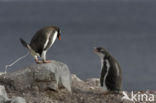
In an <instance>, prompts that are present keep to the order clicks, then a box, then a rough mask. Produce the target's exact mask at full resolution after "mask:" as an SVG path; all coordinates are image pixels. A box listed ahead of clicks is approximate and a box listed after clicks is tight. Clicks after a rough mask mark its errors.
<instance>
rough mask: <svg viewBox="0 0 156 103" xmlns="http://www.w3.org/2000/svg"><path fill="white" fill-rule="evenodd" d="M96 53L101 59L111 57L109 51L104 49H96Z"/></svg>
mask: <svg viewBox="0 0 156 103" xmlns="http://www.w3.org/2000/svg"><path fill="white" fill-rule="evenodd" d="M94 52H95V53H96V54H97V55H98V56H100V57H105V56H106V55H109V53H108V51H107V50H106V49H105V48H102V47H95V48H94Z"/></svg>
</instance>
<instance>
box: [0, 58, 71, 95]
mask: <svg viewBox="0 0 156 103" xmlns="http://www.w3.org/2000/svg"><path fill="white" fill-rule="evenodd" d="M71 83H72V80H71V73H70V71H69V68H68V66H67V65H66V64H64V63H61V62H58V61H54V60H53V61H51V63H47V64H33V65H29V66H27V67H25V68H23V69H20V70H16V71H14V72H11V73H7V74H6V75H5V78H4V76H3V75H1V76H0V84H2V85H5V87H6V89H7V90H8V91H13V90H14V91H19V92H24V91H25V92H26V91H28V90H30V91H32V90H39V91H45V90H54V91H58V89H59V88H62V87H64V88H66V89H67V90H68V91H69V92H72V90H71ZM34 88H35V89H34Z"/></svg>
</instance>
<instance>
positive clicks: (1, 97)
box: [0, 85, 9, 103]
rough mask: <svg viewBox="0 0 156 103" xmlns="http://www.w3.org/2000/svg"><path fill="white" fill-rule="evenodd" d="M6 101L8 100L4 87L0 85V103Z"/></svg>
mask: <svg viewBox="0 0 156 103" xmlns="http://www.w3.org/2000/svg"><path fill="white" fill-rule="evenodd" d="M6 101H9V98H8V96H7V93H6V91H5V87H4V86H2V85H0V103H5V102H6Z"/></svg>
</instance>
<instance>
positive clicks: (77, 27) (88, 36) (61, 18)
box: [0, 1, 156, 90]
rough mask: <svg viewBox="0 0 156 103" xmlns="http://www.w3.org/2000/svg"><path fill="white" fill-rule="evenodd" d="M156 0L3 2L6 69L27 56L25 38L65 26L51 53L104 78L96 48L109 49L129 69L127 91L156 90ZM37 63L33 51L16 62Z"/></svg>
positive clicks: (0, 23)
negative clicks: (48, 26)
mask: <svg viewBox="0 0 156 103" xmlns="http://www.w3.org/2000/svg"><path fill="white" fill-rule="evenodd" d="M155 11H156V2H134V1H133V2H87V1H86V2H0V31H1V34H0V36H1V37H0V48H1V49H0V57H1V58H0V67H1V69H0V71H4V65H5V64H9V63H11V62H12V61H13V60H15V59H17V58H18V57H20V56H22V55H24V54H25V53H26V52H27V50H26V49H25V48H24V47H22V45H21V44H20V43H19V38H20V37H22V38H24V39H25V40H26V41H28V42H29V41H30V39H31V37H32V36H33V34H34V33H35V32H36V31H37V30H38V29H39V28H41V27H44V26H47V25H51V24H53V25H59V26H60V28H61V31H62V41H59V40H57V41H56V42H55V44H54V45H53V47H52V48H51V49H50V50H49V51H48V54H47V56H48V57H47V58H49V59H54V60H58V61H62V62H64V63H66V64H67V65H68V66H69V68H70V70H71V71H72V73H75V74H77V75H78V76H79V77H80V78H82V79H87V78H90V77H99V73H100V60H99V58H98V56H96V55H95V54H94V53H93V52H92V51H93V47H95V46H103V47H105V48H107V49H108V50H109V51H110V52H111V54H112V55H113V56H114V57H116V59H117V60H118V61H119V63H120V65H121V67H122V70H123V79H124V83H123V84H124V89H125V90H145V89H152V90H155V89H156V80H155V78H156V75H155V74H156V65H155V64H156V46H155V44H156V12H155ZM32 63H34V60H33V58H32V57H31V56H29V57H27V58H26V59H24V60H21V61H20V62H18V63H17V64H16V65H14V66H13V67H11V68H10V69H11V70H15V69H20V68H21V67H24V66H26V65H28V64H32Z"/></svg>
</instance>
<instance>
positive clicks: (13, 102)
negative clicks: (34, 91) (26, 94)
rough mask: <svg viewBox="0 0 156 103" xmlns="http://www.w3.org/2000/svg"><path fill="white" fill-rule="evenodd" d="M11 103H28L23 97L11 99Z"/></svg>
mask: <svg viewBox="0 0 156 103" xmlns="http://www.w3.org/2000/svg"><path fill="white" fill-rule="evenodd" d="M11 103H26V101H25V99H24V98H22V97H14V98H12V99H11Z"/></svg>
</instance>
